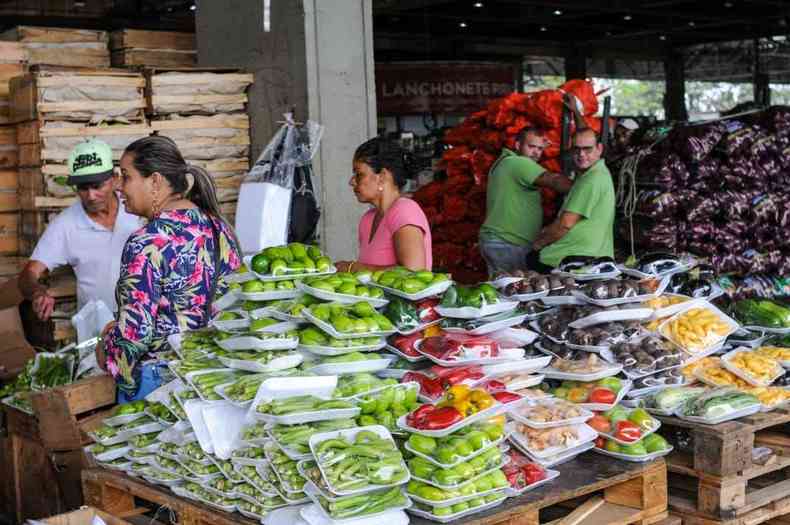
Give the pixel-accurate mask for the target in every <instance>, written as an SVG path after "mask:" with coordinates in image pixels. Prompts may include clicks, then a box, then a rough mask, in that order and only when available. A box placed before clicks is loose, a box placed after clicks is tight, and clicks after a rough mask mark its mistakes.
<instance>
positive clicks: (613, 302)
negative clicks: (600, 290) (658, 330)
mask: <svg viewBox="0 0 790 525" xmlns="http://www.w3.org/2000/svg"><path fill="white" fill-rule="evenodd" d="M650 278H651V277H648V279H650ZM669 281H670V279H669V277H664V278H663V279H661V281H660V282H659V284H658V287H657V288H656V291H655V292H653V293H648V294H642V295H635V296H633V297H616V298H614V299H593V298H592V297H589V296H587V295H585V294H584V293H583V292H582V291H581V290H574V291H573V294H574V295H576V296H577V297H581V298H582V299H583V300H584V301H585V302H587V303H590V304H594V305H596V306H603V307H606V306H618V305H622V304H630V303H643V302H645V301H649V300H650V299H655V298H656V297H658V296H660V295H661V294H663V293H664V290H666V289H667V286H668V285H669ZM650 310H651V311H652V308H650Z"/></svg>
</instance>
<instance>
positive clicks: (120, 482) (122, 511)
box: [82, 468, 258, 525]
mask: <svg viewBox="0 0 790 525" xmlns="http://www.w3.org/2000/svg"><path fill="white" fill-rule="evenodd" d="M82 491H83V494H84V495H85V504H86V505H91V506H93V507H96V508H97V509H101V510H103V511H105V512H109V513H110V514H113V515H115V516H118V517H120V518H125V517H129V516H135V515H141V514H146V515H152V516H157V517H158V519H159V520H167V519H168V518H169V517H170V516H172V515H173V514H174V515H175V516H173V518H174V521H173V523H177V524H179V525H253V524H257V523H258V522H256V521H253V520H250V519H247V518H245V517H244V516H242V515H240V514H230V513H227V512H222V511H219V510H215V509H212V508H211V507H209V506H207V505H203V504H201V503H198V502H196V501H192V500H188V499H186V498H182V497H180V496H176V495H175V494H173V493H172V492H171V491H170V490H168V489H166V488H162V487H157V486H154V485H151V484H149V483H146V482H145V481H142V480H139V479H136V478H132V477H130V476H127V475H126V474H123V473H121V472H114V471H111V470H107V469H102V468H95V469H89V470H85V471H83V472H82Z"/></svg>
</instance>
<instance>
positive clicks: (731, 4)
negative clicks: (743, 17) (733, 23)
mask: <svg viewBox="0 0 790 525" xmlns="http://www.w3.org/2000/svg"><path fill="white" fill-rule="evenodd" d="M732 6H733V3H732V2H724V7H727V8H729V7H732Z"/></svg>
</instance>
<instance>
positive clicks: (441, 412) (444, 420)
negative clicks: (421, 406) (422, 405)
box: [416, 407, 464, 430]
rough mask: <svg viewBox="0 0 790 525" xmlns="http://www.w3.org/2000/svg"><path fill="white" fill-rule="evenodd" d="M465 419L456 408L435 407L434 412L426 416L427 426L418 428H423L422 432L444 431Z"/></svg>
mask: <svg viewBox="0 0 790 525" xmlns="http://www.w3.org/2000/svg"><path fill="white" fill-rule="evenodd" d="M463 418H464V416H463V415H462V414H461V412H459V411H458V409H457V408H455V407H441V408H436V407H434V410H433V411H430V412H428V413H427V415H426V416H425V424H424V425H423V426H422V427H416V428H421V430H442V429H444V428H447V427H449V426H452V425H454V424H456V423H458V422H459V421H461V420H462V419H463Z"/></svg>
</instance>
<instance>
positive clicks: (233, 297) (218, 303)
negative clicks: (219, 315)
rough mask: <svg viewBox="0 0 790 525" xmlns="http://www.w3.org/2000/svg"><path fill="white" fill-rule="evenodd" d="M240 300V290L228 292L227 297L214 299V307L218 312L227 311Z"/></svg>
mask: <svg viewBox="0 0 790 525" xmlns="http://www.w3.org/2000/svg"><path fill="white" fill-rule="evenodd" d="M238 300H239V292H238V290H228V291H227V292H226V293H225V295H222V296H220V297H217V298H216V299H214V302H213V303H212V305H213V306H214V307H215V308H216V309H217V310H227V309H228V308H230V307H231V306H233V305H234V304H236V303H237V302H238Z"/></svg>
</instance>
